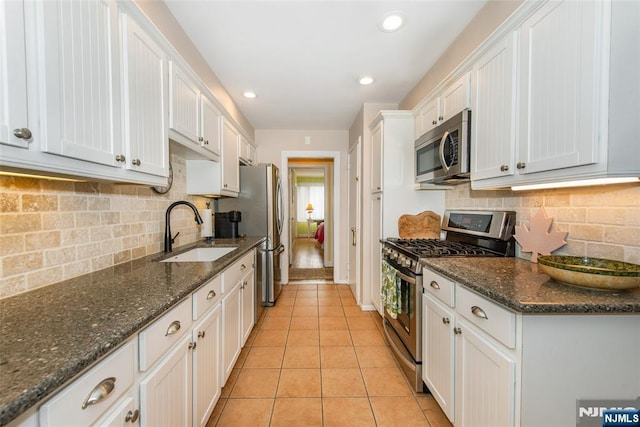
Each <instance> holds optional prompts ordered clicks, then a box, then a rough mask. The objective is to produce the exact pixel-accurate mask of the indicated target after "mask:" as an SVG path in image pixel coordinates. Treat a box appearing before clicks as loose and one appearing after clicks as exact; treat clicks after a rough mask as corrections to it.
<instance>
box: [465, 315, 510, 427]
mask: <svg viewBox="0 0 640 427" xmlns="http://www.w3.org/2000/svg"><path fill="white" fill-rule="evenodd" d="M454 333H455V334H456V344H455V348H456V366H455V378H456V379H455V402H456V409H455V414H456V415H455V424H456V426H494V427H499V426H512V425H513V424H514V418H513V417H514V408H515V402H514V399H515V395H514V385H515V364H516V361H515V359H514V358H513V356H510V355H508V354H507V353H505V352H504V351H502V350H501V349H500V348H499V347H498V346H497V345H495V344H493V343H492V342H491V341H490V340H489V339H487V337H486V335H485V334H483V333H482V331H480V330H479V329H477V328H474V327H473V326H472V325H471V323H469V322H466V321H465V320H464V319H458V320H457V321H456V329H455V330H454Z"/></svg>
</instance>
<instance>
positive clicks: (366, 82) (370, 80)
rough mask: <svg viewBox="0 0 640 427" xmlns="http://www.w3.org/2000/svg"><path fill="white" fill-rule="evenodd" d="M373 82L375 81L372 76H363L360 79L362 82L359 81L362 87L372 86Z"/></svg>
mask: <svg viewBox="0 0 640 427" xmlns="http://www.w3.org/2000/svg"><path fill="white" fill-rule="evenodd" d="M373 82H374V80H373V77H371V76H362V77H360V80H358V83H360V84H361V85H362V86H367V85H370V84H371V83H373Z"/></svg>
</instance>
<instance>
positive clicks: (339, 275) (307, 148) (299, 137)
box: [255, 129, 349, 283]
mask: <svg viewBox="0 0 640 427" xmlns="http://www.w3.org/2000/svg"><path fill="white" fill-rule="evenodd" d="M307 137H308V140H309V144H306V143H305V142H306V140H307ZM255 140H256V145H257V148H258V149H257V158H258V162H259V163H273V164H275V165H276V166H278V167H279V168H280V170H281V173H282V174H283V175H284V174H286V170H285V169H286V168H285V166H286V165H283V164H282V152H284V151H288V152H296V153H298V152H309V153H310V154H309V156H310V157H316V158H317V157H322V156H321V155H319V153H337V158H338V161H337V162H335V163H334V167H335V168H336V169H339V171H338V170H336V171H335V174H334V175H335V176H336V182H335V187H336V189H337V190H338V191H339V200H337V201H335V202H336V209H337V211H338V215H337V218H336V221H335V222H336V227H337V229H336V231H337V239H336V241H335V251H336V253H337V254H342V255H339V256H334V279H335V281H336V283H346V282H347V268H346V267H347V264H346V262H345V258H346V254H347V250H348V243H349V233H348V232H347V231H348V204H347V185H348V173H347V166H348V162H347V159H348V151H347V150H348V147H349V131H347V130H279V129H262V130H261V129H258V130H256V131H255ZM296 157H299V156H296ZM338 172H339V175H340V178H339V180H338V179H337V174H338ZM287 218H289V216H287ZM286 224H287V227H286V229H285V231H284V233H283V234H284V235H283V236H282V241H284V242H286V241H288V239H289V230H288V224H289V221H288V220H287V221H286ZM287 246H288V245H287ZM288 258H289V248H288V247H287V248H285V252H284V253H283V255H282V259H283V260H287V259H288ZM283 265H285V266H286V263H285V262H283ZM282 278H283V281H285V282H286V281H287V280H288V272H287V271H283V272H282Z"/></svg>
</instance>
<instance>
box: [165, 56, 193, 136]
mask: <svg viewBox="0 0 640 427" xmlns="http://www.w3.org/2000/svg"><path fill="white" fill-rule="evenodd" d="M169 73H170V77H169V84H170V89H169V98H170V106H169V108H170V109H169V127H170V128H171V129H172V130H174V131H176V132H177V133H179V134H180V135H182V136H183V137H184V138H186V139H188V140H189V141H192V142H193V143H195V144H198V142H199V141H198V137H199V136H200V89H199V88H198V85H197V84H196V82H195V80H194V79H193V78H192V77H191V76H190V75H189V74H188V72H187V71H186V70H185V69H184V68H183V67H182V66H180V65H179V64H178V63H176V61H169Z"/></svg>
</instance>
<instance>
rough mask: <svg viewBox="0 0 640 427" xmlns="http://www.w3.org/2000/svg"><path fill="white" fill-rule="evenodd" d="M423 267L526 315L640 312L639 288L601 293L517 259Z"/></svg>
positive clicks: (435, 262) (432, 261) (428, 261)
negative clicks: (567, 281)
mask: <svg viewBox="0 0 640 427" xmlns="http://www.w3.org/2000/svg"><path fill="white" fill-rule="evenodd" d="M420 261H421V263H422V265H423V266H425V267H427V268H430V269H431V270H433V271H436V272H438V273H441V274H443V275H445V276H448V277H449V278H451V279H452V280H454V281H456V282H457V283H460V284H461V285H463V286H465V287H467V288H469V289H472V290H474V291H476V292H477V293H479V294H481V295H484V296H486V297H488V298H490V299H491V300H493V301H495V302H497V303H499V304H502V305H503V306H505V307H507V308H510V309H511V310H513V311H516V312H518V313H524V314H562V313H640V288H637V289H635V290H632V291H631V290H626V291H615V292H614V291H598V290H590V289H583V288H579V287H576V286H571V285H566V284H563V283H559V282H555V281H553V280H551V279H550V278H549V276H547V275H546V274H544V273H539V272H538V265H537V264H532V263H531V262H529V261H525V260H522V259H518V258H423V259H421V260H420Z"/></svg>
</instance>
